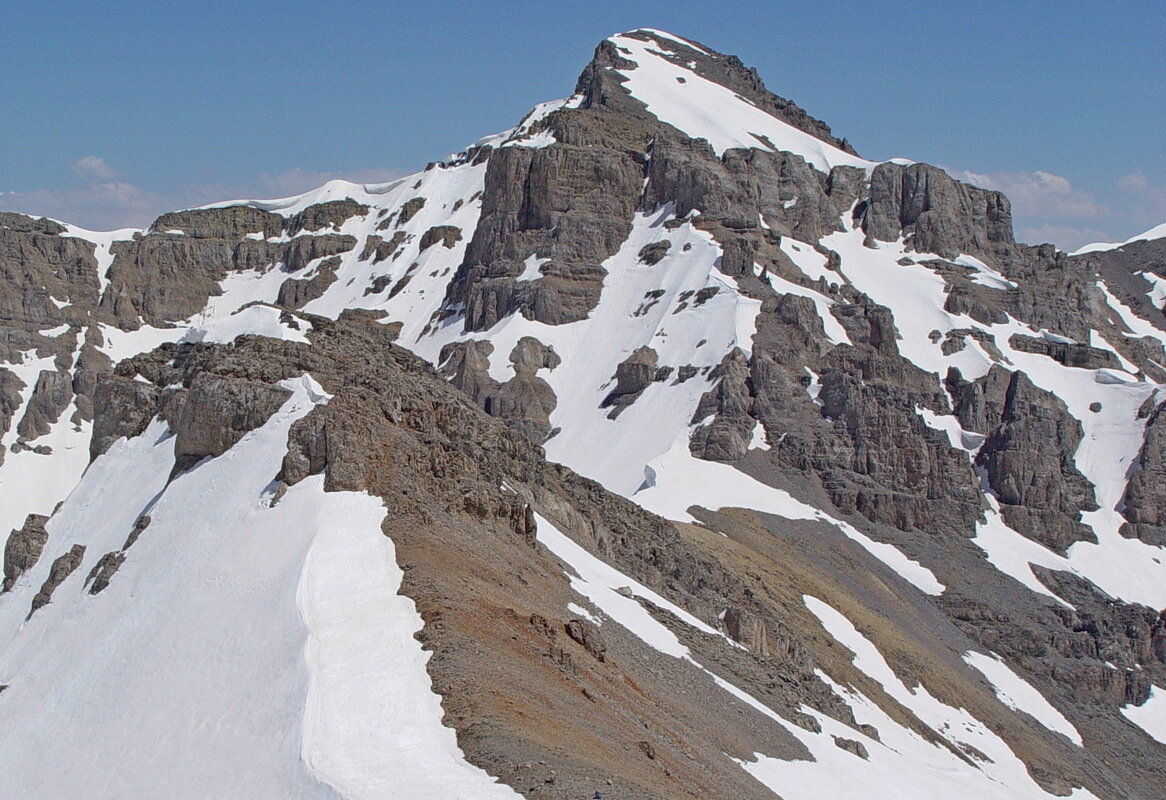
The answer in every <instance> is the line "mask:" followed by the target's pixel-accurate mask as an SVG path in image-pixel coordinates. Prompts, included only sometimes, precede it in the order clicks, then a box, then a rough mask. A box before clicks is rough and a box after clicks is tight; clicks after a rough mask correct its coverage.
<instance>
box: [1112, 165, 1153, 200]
mask: <svg viewBox="0 0 1166 800" xmlns="http://www.w3.org/2000/svg"><path fill="white" fill-rule="evenodd" d="M1117 186H1118V188H1119V189H1121V190H1122V191H1123V192H1128V193H1130V194H1142V193H1143V192H1145V191H1146V190H1147V189H1149V188H1150V182H1149V181H1147V180H1146V176H1145V175H1143V174H1142V171H1141V170H1138V171H1137V172H1131V173H1130V174H1129V175H1126V176H1125V177H1123V178H1122V179H1121V180H1119V181H1118V182H1117Z"/></svg>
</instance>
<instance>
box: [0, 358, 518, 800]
mask: <svg viewBox="0 0 1166 800" xmlns="http://www.w3.org/2000/svg"><path fill="white" fill-rule="evenodd" d="M285 384H286V385H287V386H288V388H291V389H292V390H293V395H292V397H291V398H290V399H289V400H288V401H287V402H286V403H285V404H284V406H283V407H282V408H281V409H280V410H279V411H278V412H276V414H275V415H274V416H273V417H272V418H271V419H270V420H269V421H268V422H267V423H266V424H265V425H264V426H262V427H261V428H259V429H257V430H255V431H252V432H251V433H249V434H247V435H246V436H244V437H243V439H242V440H241V441H240V442H239V443H238V444H237V445H235V447H233V448H232V449H231V450H229V451H227V452H226V453H224V454H223V455H222V456H219V457H218V458H215V459H210V460H207V461H204V462H203V463H201V464H199V465H198V466H197V467H195V468H194V469H193V470H191V471H190V472H188V473H186V474H184V475H181V476H180V477H178V478H176V479H175V480H174V481H173V482H171V483H169V484H167V476H168V475H169V472H170V467H171V466H172V464H173V460H174V456H173V439H172V438H171V437H170V436H169V435H168V432H167V430H166V427H165V425H164V424H163V423H160V422H155V423H153V424H152V425H151V426H150V427H149V428H148V429H147V430H146V432H145V433H143V434H142V435H141V436H139V437H136V438H134V439H132V440H128V441H127V440H124V439H123V440H119V441H118V442H116V443H115V444H114V445H113V446H112V447H111V449H110V450H109V452H108V453H107V454H106V455H104V456H101V457H100V458H98V459H97V460H96V461H95V462H94V464H93V465H92V467H90V469H89V471H88V472H87V473H86V475H85V478H84V479H83V480H82V481H81V482H80V483H79V484H78V486H77V488H76V489H75V490H74V491H73V492H72V494H71V495H70V496H69V498H68V500H67V501H66V502H65V504H64V505H63V506H62V508H61V509H60V511H59V512H58V513H57V514H56V515H55V516H54V517H53V518H52V520H51V521H50V522H49V524H48V530H49V533H50V539H49V543H48V546H47V548H46V550H45V553H44V556H43V557H42V558H41V559H40V561H39V562H38V563H37V565H36V567H35V568H34V569H33V570H32V571H31V572H30V573H29V574H27V575H25V576H22V578H21V579H20V581H19V582H18V584H17V586H16V587H15V589H14V591H12V592H10V593H8V594H5V595H3V596H0V636H2V637H3V640H4V642H5V647H4V648H3V649H2V650H0V683H5V684H8V688H7V689H6V690H5V691H3V692H2V693H0V720H2V721H3V724H2V725H0V774H2V775H3V776H4V783H5V787H6V788H5V791H6V792H8V793H11V794H12V796H14V797H86V798H124V797H174V798H192V799H194V798H199V799H201V798H207V797H247V798H284V797H313V798H331V797H337V796H338V795H336V794H335V793H334V792H333V791H332V790H331V789H330V788H329V786H335V787H337V788H338V789H340V790H341V791H342V792H343V796H345V797H349V798H374V797H375V798H381V797H400V798H414V797H416V798H426V797H451V798H467V799H468V798H477V797H514V796H516V795H514V793H513V792H512V791H511V790H509V789H508V788H506V787H502V786H500V785H497V784H495V783H494V782H493V780H492V779H491V778H490V777H489V776H488V775H486V774H485V773H483V772H482V771H481V770H479V769H477V768H475V767H471V766H470V765H469V764H467V763H466V762H465V760H464V758H462V756H461V753H460V751H459V750H458V749H457V745H456V741H455V739H454V733H453V731H452V730H450V729H448V728H445V727H443V726H442V725H441V716H442V712H441V708H440V700H439V698H438V697H437V696H436V695H434V694H433V692H432V689H431V686H430V682H429V676H428V674H427V673H426V672H425V661H426V659H427V655H426V654H425V653H424V652H423V651H422V649H421V645H420V643H419V642H417V641H416V640H415V639H413V633H415V632H416V631H417V630H419V629H420V627H421V620H420V617H419V616H418V615H417V613H416V611H415V610H414V608H413V604H412V601H410V600H408V599H407V598H402V597H399V596H398V595H397V594H396V591H397V588H398V587H399V585H400V579H401V573H400V569H399V568H398V567H397V566H396V562H395V561H394V559H393V547H392V543H391V542H390V541H389V540H388V539H387V538H385V537H384V536H383V535H382V534H381V531H380V521H381V520H382V519H383V517H384V514H385V509H384V508H383V506H382V505H381V502H380V500H378V499H376V498H370V497H368V496H367V495H364V494H356V493H325V492H324V491H323V483H322V477H315V478H309V479H307V480H305V481H303V482H302V483H300V484H298V485H296V486H293V487H291V488H290V489H289V490H288V491H287V493H286V494H285V495H284V496H283V498H282V499H281V500H280V501H279V503H278V504H276V505H275V506H272V505H271V499H272V495H271V490H272V488H273V484H272V478H273V476H274V475H275V473H276V472H277V471H278V469H279V465H280V461H281V459H282V456H283V453H284V451H285V450H286V447H287V432H288V429H289V428H290V426H291V424H292V422H294V421H295V420H296V419H298V418H300V417H302V416H303V415H304V414H305V413H307V412H308V411H309V410H310V409H311V408H312V407H313V406H314V405H316V404H317V403H320V402H324V401H326V396H325V395H324V394H323V392H321V391H320V389H319V387H318V386H316V385H315V384H314V382H312V381H311V380H310V379H308V378H303V379H301V380H297V381H287V382H285ZM208 498H213V502H207V501H208ZM143 513H148V514H149V515H150V517H151V519H152V521H151V523H150V525H149V526H148V527H147V528H146V529H145V530H144V531H143V532H142V534H141V536H140V538H139V539H138V541H137V542H136V543H135V544H134V545H133V546H132V547H131V548H130V549H129V551H128V555H127V558H126V561H125V563H124V564H123V565H122V567H121V569H120V570H119V571H118V573H117V574H116V575H115V576H114V577H113V579H112V581H111V582H110V584H109V586H108V587H107V588H106V589H105V590H104V591H103V592H102V593H101V594H99V595H96V596H90V595H89V594H88V593H87V592H86V591H85V586H84V581H85V577H86V575H87V574H88V572H89V571H90V569H92V567H93V565H94V564H95V563H96V561H97V560H98V559H99V558H100V557H101V556H102V555H103V554H104V553H107V552H111V551H115V550H118V549H120V548H121V547H122V545H123V543H124V541H125V538H126V536H127V534H128V533H129V532H130V530H131V529H132V528H133V525H134V521H135V520H136V519H137V518H138V516H139V515H141V514H143ZM74 543H79V544H83V545H85V546H86V547H87V549H86V552H85V557H84V561H83V562H82V564H81V566H80V567H79V568H78V569H77V570H76V571H75V572H73V573H72V574H71V575H70V576H69V577H68V578H67V579H66V580H65V581H64V582H63V583H62V584H61V585H60V586H59V587H58V588H57V590H56V592H55V593H54V595H53V599H52V602H51V603H50V604H49V605H47V606H45V607H44V608H42V609H40V610H39V611H38V612H37V613H36V614H35V615H34V616H33V617H32V618H31V620H29V621H27V622H25V616H26V615H27V613H28V610H29V601H30V599H31V595H32V592H33V591H35V588H36V587H39V585H40V584H41V582H42V581H43V580H44V578H45V576H46V575H47V573H48V570H49V567H50V565H51V563H52V561H53V560H54V559H55V558H56V557H57V556H58V555H60V554H61V553H63V552H65V551H67V550H68V549H69V548H70V547H71V546H72V545H73V544H74ZM354 592H355V593H354ZM297 601H298V602H297ZM79 654H86V655H85V658H84V659H83V660H80V661H79V660H78V656H79ZM301 756H302V758H301Z"/></svg>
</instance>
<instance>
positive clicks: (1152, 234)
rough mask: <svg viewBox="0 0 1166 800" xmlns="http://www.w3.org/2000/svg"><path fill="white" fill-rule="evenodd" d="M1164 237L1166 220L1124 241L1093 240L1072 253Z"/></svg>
mask: <svg viewBox="0 0 1166 800" xmlns="http://www.w3.org/2000/svg"><path fill="white" fill-rule="evenodd" d="M1163 238H1166V222H1163V223H1162V224H1161V225H1155V226H1154V227H1153V228H1150V230H1148V231H1145V232H1143V233H1139V234H1138V235H1137V236H1131V237H1130V238H1129V239H1126V240H1125V241H1124V242H1093V243H1092V244H1087V245H1084V246H1083V247H1079V248H1077V249H1076V250H1074V251H1073V252H1072V255H1075V256H1079V255H1081V254H1083V253H1098V252H1102V251H1105V250H1117V249H1118V248H1120V247H1124V246H1126V245H1127V244H1133V243H1134V242H1141V241H1148V240H1151V239H1163Z"/></svg>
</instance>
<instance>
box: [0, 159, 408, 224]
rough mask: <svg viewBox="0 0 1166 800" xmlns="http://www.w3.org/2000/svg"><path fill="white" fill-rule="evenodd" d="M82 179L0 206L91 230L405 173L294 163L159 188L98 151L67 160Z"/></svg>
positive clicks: (6, 196) (14, 196) (0, 197)
mask: <svg viewBox="0 0 1166 800" xmlns="http://www.w3.org/2000/svg"><path fill="white" fill-rule="evenodd" d="M69 170H70V172H72V173H73V174H74V175H75V176H77V177H78V178H79V179H81V180H82V181H83V182H82V183H80V184H78V185H75V186H67V187H61V188H46V189H38V190H33V191H25V192H15V191H8V192H3V191H0V209H2V210H5V211H18V212H21V213H24V214H30V215H33V216H45V217H52V218H53V219H58V220H62V221H64V222H72V223H75V224H77V225H80V226H82V227H84V228H88V229H90V230H115V229H120V228H145V227H148V226H149V224H150V223H151V222H153V221H154V220H155V219H156V218H157V217H158V216H160V215H161V214H164V213H166V212H167V211H174V210H176V209H182V208H191V207H194V206H201V205H206V204H208V203H216V202H222V201H226V200H243V199H274V198H280V197H287V196H289V195H296V194H302V193H303V192H306V191H309V190H311V189H315V188H316V187H318V186H321V185H323V184H325V183H327V182H328V181H330V180H336V179H340V180H347V181H351V182H353V183H365V184H378V183H387V182H389V181H392V180H395V179H397V178H400V177H402V176H404V175H406V174H408V173H407V172H406V171H404V170H397V169H388V168H381V169H376V168H373V169H364V170H346V171H337V172H324V171H312V170H302V169H294V170H289V171H287V172H283V173H278V174H268V173H262V174H260V175H257V176H255V177H254V178H251V179H250V180H247V181H240V182H238V183H225V184H211V183H204V184H184V185H176V186H170V187H163V188H161V189H151V188H145V187H142V186H139V185H137V184H135V183H132V182H130V181H128V180H119V179H118V178H119V177H120V175H119V173H118V172H117V170H115V169H114V168H113V167H111V166H110V165H109V164H108V163H107V162H106V161H105V160H104V159H102V158H100V157H98V156H85V157H83V158H79V159H77V160H76V161H74V162H73V163H71V164H70V165H69Z"/></svg>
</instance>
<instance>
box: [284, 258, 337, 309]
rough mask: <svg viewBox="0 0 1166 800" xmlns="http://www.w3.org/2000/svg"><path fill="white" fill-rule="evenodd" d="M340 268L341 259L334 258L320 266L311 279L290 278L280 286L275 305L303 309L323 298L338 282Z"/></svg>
mask: <svg viewBox="0 0 1166 800" xmlns="http://www.w3.org/2000/svg"><path fill="white" fill-rule="evenodd" d="M339 266H340V259H339V258H338V257H336V256H333V257H332V258H329V259H327V260H325V261H324V262H323V263H322V264H320V266H319V267H317V269H316V274H315V275H313V276H312V277H310V278H288V279H287V280H286V281H284V282H283V283H282V284H280V287H279V293H278V294H277V295H276V298H275V304H276V305H278V306H282V307H284V308H303V307H304V306H305V305H307V304H308V303H310V302H311V301H313V300H315V299H317V298H320V297H323V296H324V292H326V291H328V287H329V286H331V285H332V284H333V283H335V282H336V268H337V267H339Z"/></svg>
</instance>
